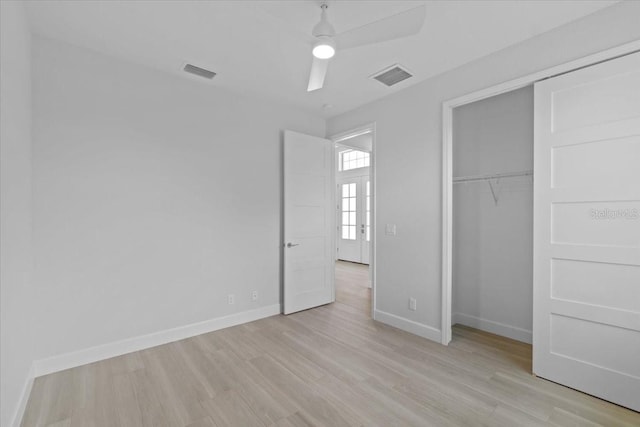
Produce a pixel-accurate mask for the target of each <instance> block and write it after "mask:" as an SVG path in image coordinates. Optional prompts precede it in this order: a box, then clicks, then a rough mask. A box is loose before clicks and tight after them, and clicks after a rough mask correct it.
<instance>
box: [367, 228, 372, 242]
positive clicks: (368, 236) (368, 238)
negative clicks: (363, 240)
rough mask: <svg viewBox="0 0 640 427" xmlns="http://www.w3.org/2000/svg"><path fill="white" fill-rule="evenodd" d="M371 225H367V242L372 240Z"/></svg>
mask: <svg viewBox="0 0 640 427" xmlns="http://www.w3.org/2000/svg"><path fill="white" fill-rule="evenodd" d="M369 230H370V229H369V227H367V242H369V241H370V240H371V236H370V235H369Z"/></svg>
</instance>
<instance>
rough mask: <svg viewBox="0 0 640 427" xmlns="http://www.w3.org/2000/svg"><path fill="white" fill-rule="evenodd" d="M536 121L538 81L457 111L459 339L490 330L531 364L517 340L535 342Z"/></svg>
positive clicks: (454, 297)
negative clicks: (534, 212)
mask: <svg viewBox="0 0 640 427" xmlns="http://www.w3.org/2000/svg"><path fill="white" fill-rule="evenodd" d="M533 126H534V92H533V85H529V86H526V87H523V88H520V89H517V90H514V91H511V92H507V93H503V94H500V95H496V96H493V97H490V98H485V99H482V100H479V101H476V102H472V103H469V104H466V105H462V106H459V107H456V108H454V109H453V116H452V130H453V134H452V137H453V138H452V140H453V144H452V172H453V179H452V217H451V221H452V270H451V271H452V291H451V302H452V303H451V325H452V340H453V341H455V340H456V337H457V336H465V335H468V334H470V333H472V334H481V335H486V338H487V339H488V341H487V342H488V343H492V345H493V344H495V345H501V346H505V345H513V346H514V349H516V350H517V351H516V353H517V354H519V355H521V356H522V357H523V361H526V363H527V364H529V366H530V363H531V347H530V345H519V344H518V343H515V342H511V341H510V340H516V341H519V342H521V343H525V344H531V341H532V318H533V136H534V131H533ZM479 331H484V332H485V333H488V334H482V333H480V332H479ZM489 334H492V335H489ZM495 335H498V336H501V337H505V338H508V339H510V340H504V341H502V340H499V339H498V338H497V337H495Z"/></svg>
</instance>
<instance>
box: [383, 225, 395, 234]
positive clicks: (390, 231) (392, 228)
mask: <svg viewBox="0 0 640 427" xmlns="http://www.w3.org/2000/svg"><path fill="white" fill-rule="evenodd" d="M385 234H386V235H387V236H395V235H396V225H395V224H387V227H386V228H385Z"/></svg>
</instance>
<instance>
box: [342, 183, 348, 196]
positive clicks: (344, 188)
mask: <svg viewBox="0 0 640 427" xmlns="http://www.w3.org/2000/svg"><path fill="white" fill-rule="evenodd" d="M342 197H349V184H342Z"/></svg>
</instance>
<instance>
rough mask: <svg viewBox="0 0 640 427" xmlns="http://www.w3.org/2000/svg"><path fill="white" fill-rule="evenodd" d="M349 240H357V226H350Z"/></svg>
mask: <svg viewBox="0 0 640 427" xmlns="http://www.w3.org/2000/svg"><path fill="white" fill-rule="evenodd" d="M349 240H356V226H355V225H350V226H349Z"/></svg>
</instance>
